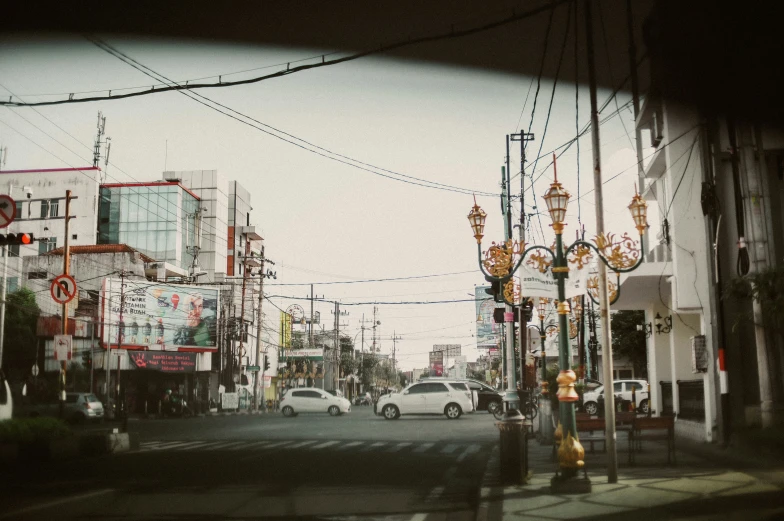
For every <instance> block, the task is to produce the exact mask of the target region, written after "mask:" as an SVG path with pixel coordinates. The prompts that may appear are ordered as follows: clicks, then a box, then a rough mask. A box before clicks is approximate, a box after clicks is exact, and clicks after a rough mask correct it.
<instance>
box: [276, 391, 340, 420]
mask: <svg viewBox="0 0 784 521" xmlns="http://www.w3.org/2000/svg"><path fill="white" fill-rule="evenodd" d="M280 407H281V411H282V412H283V416H288V417H291V416H296V415H297V414H299V413H301V412H327V413H329V414H330V415H331V416H340V415H341V414H344V413H347V412H351V402H349V401H348V400H347V399H345V398H343V397H342V396H335V395H333V394H331V393H330V392H328V391H324V390H322V389H316V388H314V387H308V388H298V389H289V390H288V391H286V394H284V395H283V397H282V398H281V399H280Z"/></svg>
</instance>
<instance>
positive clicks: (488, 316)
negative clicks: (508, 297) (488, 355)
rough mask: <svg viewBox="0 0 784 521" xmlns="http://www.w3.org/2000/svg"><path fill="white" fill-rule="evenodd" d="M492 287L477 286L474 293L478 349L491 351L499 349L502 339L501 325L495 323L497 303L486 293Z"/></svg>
mask: <svg viewBox="0 0 784 521" xmlns="http://www.w3.org/2000/svg"><path fill="white" fill-rule="evenodd" d="M485 289H490V286H477V287H476V291H475V293H474V301H475V302H476V347H477V348H479V349H490V348H493V347H498V343H499V341H500V339H501V325H500V324H496V323H495V322H494V321H493V310H494V309H495V306H496V303H495V302H494V301H493V297H491V296H490V295H488V294H487V293H485Z"/></svg>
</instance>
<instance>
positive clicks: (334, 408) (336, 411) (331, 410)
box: [328, 405, 340, 416]
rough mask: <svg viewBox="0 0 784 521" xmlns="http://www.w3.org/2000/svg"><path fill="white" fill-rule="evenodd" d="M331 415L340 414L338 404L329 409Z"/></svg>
mask: <svg viewBox="0 0 784 521" xmlns="http://www.w3.org/2000/svg"><path fill="white" fill-rule="evenodd" d="M328 411H329V415H330V416H340V408H339V407H338V406H337V405H332V406H330V408H329V409H328Z"/></svg>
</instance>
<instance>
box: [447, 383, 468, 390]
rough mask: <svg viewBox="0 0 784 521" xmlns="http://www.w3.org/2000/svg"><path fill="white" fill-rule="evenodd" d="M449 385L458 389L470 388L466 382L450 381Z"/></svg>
mask: <svg viewBox="0 0 784 521" xmlns="http://www.w3.org/2000/svg"><path fill="white" fill-rule="evenodd" d="M449 387H451V388H452V389H456V390H458V391H467V390H468V387H467V386H466V384H462V383H456V382H450V383H449Z"/></svg>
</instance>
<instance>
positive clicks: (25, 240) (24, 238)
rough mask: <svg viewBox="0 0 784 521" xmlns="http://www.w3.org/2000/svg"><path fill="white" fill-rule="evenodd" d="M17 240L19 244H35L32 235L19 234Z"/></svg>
mask: <svg viewBox="0 0 784 521" xmlns="http://www.w3.org/2000/svg"><path fill="white" fill-rule="evenodd" d="M17 239H18V240H19V244H33V235H32V234H31V233H19V234H17Z"/></svg>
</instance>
